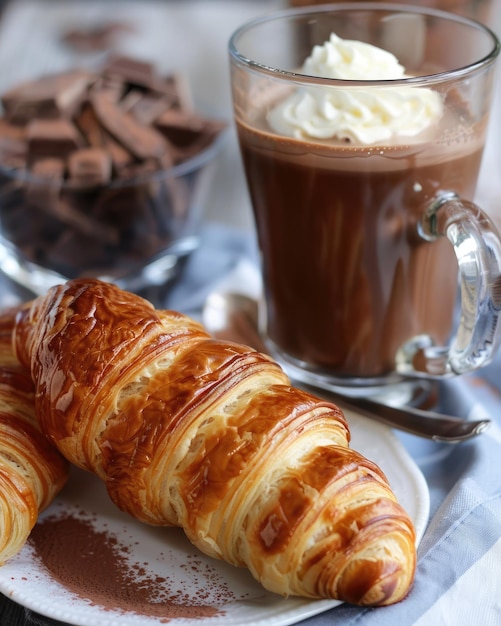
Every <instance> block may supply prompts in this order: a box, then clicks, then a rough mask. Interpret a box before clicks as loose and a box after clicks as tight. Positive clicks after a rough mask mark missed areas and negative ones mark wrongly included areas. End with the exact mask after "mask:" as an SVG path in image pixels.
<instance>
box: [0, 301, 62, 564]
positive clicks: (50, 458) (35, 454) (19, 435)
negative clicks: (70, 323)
mask: <svg viewBox="0 0 501 626" xmlns="http://www.w3.org/2000/svg"><path fill="white" fill-rule="evenodd" d="M16 313H17V310H15V309H9V310H5V311H2V312H1V313H0V565H3V564H4V563H5V562H6V561H8V560H9V559H10V558H12V557H13V556H14V555H15V554H17V553H18V552H19V551H20V550H21V548H22V547H23V546H24V544H25V542H26V540H27V538H28V536H29V534H30V532H31V529H32V528H33V526H34V525H35V523H36V521H37V518H38V514H39V512H40V511H42V510H43V509H44V508H45V507H46V506H48V505H49V504H50V503H51V502H52V500H53V499H54V497H55V496H56V495H57V493H58V492H59V490H60V489H61V488H62V486H63V485H64V484H65V482H66V479H67V475H68V463H67V461H66V460H65V459H64V458H63V457H62V456H61V455H60V454H59V453H58V452H57V451H56V449H55V448H54V447H53V446H51V445H50V444H49V442H48V441H47V439H46V438H45V437H44V436H43V435H42V433H41V431H40V428H39V426H38V422H37V420H36V417H35V404H34V396H35V389H34V385H33V382H32V380H31V377H30V376H29V374H28V373H27V372H26V371H25V370H24V369H23V368H21V366H20V364H19V362H18V361H17V359H16V357H15V355H14V351H13V349H12V331H13V328H14V322H15V316H16Z"/></svg>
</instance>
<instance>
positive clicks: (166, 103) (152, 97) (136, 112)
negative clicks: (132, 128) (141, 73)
mask: <svg viewBox="0 0 501 626" xmlns="http://www.w3.org/2000/svg"><path fill="white" fill-rule="evenodd" d="M175 103H176V100H175V97H174V96H173V95H165V94H157V93H155V94H144V93H142V92H141V91H139V90H133V91H130V92H129V93H128V94H127V95H126V96H125V98H124V99H123V100H122V102H121V106H122V108H123V109H124V111H127V112H128V113H132V115H133V116H134V117H135V118H136V120H137V121H138V122H140V123H141V124H145V125H148V126H149V125H150V124H153V122H154V121H155V120H156V119H157V118H158V117H160V116H161V115H162V113H165V112H166V111H168V110H169V109H170V108H171V107H173V106H174V105H175Z"/></svg>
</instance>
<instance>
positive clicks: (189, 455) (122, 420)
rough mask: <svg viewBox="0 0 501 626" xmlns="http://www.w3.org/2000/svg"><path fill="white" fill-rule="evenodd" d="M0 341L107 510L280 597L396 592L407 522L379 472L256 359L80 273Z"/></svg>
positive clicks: (361, 597) (406, 578)
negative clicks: (181, 541)
mask: <svg viewBox="0 0 501 626" xmlns="http://www.w3.org/2000/svg"><path fill="white" fill-rule="evenodd" d="M14 342H15V349H16V353H17V356H18V358H19V359H20V361H21V362H22V363H23V364H24V366H25V367H27V368H29V370H30V371H31V375H32V378H33V380H34V382H35V385H36V411H37V415H38V419H39V421H40V424H41V427H42V429H43V430H44V432H45V433H46V435H47V436H48V437H49V438H50V439H51V440H52V442H53V443H54V444H55V446H56V447H57V448H58V449H59V450H60V451H61V452H62V453H63V455H64V456H65V457H66V458H67V459H68V460H70V461H71V462H72V463H74V464H76V465H78V466H80V467H82V468H85V469H87V470H89V471H91V472H94V473H95V474H97V475H98V476H100V477H101V478H102V479H103V480H104V481H105V482H106V485H107V489H108V492H109V494H110V496H111V498H112V499H113V501H114V502H115V503H116V504H117V506H118V507H120V508H121V509H123V510H125V511H128V512H129V513H130V514H131V515H133V516H134V517H136V518H138V519H140V520H143V521H145V522H148V523H151V524H159V525H176V526H181V527H182V528H183V529H184V531H185V532H186V534H187V536H188V537H189V539H190V540H191V541H192V542H193V543H194V544H195V545H196V546H197V547H198V548H199V549H200V550H202V551H203V552H205V553H206V554H208V555H211V556H214V557H217V558H221V559H224V560H226V561H227V562H229V563H232V564H234V565H237V566H245V567H248V568H249V569H250V571H251V572H252V574H253V575H254V577H255V578H256V579H257V580H259V581H260V582H261V583H262V584H263V586H264V587H266V588H267V589H269V590H271V591H274V592H276V593H279V594H282V595H285V596H288V595H301V596H306V597H326V598H334V599H340V600H344V601H347V602H352V603H357V604H367V605H383V604H390V603H394V602H397V601H399V600H401V599H402V598H403V597H405V596H406V594H407V593H408V592H409V589H410V586H411V584H412V580H413V576H414V569H415V560H416V554H415V533H414V528H413V525H412V522H411V520H410V519H409V517H408V515H407V514H406V513H405V511H404V510H403V509H402V508H401V506H400V505H399V504H398V503H397V501H396V498H395V496H394V494H393V493H392V491H391V489H390V487H389V485H388V482H387V480H386V478H385V476H384V475H383V473H382V472H381V470H380V469H379V468H378V467H377V466H376V465H375V464H374V463H372V462H371V461H369V460H368V459H366V458H364V457H363V456H361V455H360V454H358V453H357V452H355V451H354V450H351V449H350V448H349V430H348V426H347V423H346V421H345V418H344V416H343V414H342V412H341V411H340V410H339V408H338V407H336V406H335V405H333V404H331V403H329V402H326V401H323V400H320V399H318V398H315V397H314V396H312V395H310V394H309V393H306V392H305V391H302V390H300V389H297V388H294V387H292V386H291V385H290V381H289V379H288V378H287V376H286V374H285V373H284V372H283V370H282V369H281V368H280V367H279V366H278V365H277V364H276V363H275V362H274V361H272V360H271V359H270V358H269V357H268V356H266V355H264V354H260V353H258V352H256V351H254V350H252V349H251V348H248V347H245V346H241V345H238V344H234V343H227V342H222V341H217V340H214V339H212V338H211V337H210V336H209V335H208V333H207V332H206V331H205V330H204V328H203V327H202V326H201V325H200V324H199V323H198V322H196V321H194V320H192V319H190V318H188V317H186V316H184V315H181V314H180V313H176V312H173V311H159V310H155V309H154V308H153V306H152V305H151V304H150V303H148V302H147V301H145V300H143V299H141V298H139V297H138V296H135V295H132V294H130V293H127V292H124V291H121V290H120V289H118V288H117V287H115V286H112V285H110V284H107V283H104V282H100V281H97V280H92V279H90V280H81V279H77V280H74V281H70V282H68V283H66V284H65V285H62V286H58V287H54V288H53V289H51V290H50V291H49V292H48V293H47V295H45V296H42V297H39V298H37V299H36V300H34V301H33V303H32V304H31V306H30V307H26V308H25V309H24V310H23V311H22V312H21V313H20V314H19V316H18V319H17V323H16V328H15V332H14Z"/></svg>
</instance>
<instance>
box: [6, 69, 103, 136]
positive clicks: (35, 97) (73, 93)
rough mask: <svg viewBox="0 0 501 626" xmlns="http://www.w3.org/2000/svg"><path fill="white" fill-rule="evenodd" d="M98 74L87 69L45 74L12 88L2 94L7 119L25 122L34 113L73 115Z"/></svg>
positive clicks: (50, 117) (14, 121) (46, 116)
mask: <svg viewBox="0 0 501 626" xmlns="http://www.w3.org/2000/svg"><path fill="white" fill-rule="evenodd" d="M93 80H95V75H94V74H92V73H90V72H86V71H84V70H74V71H70V72H65V73H63V74H54V75H51V76H44V77H43V78H40V79H37V80H33V81H30V82H26V83H23V84H21V85H19V86H17V87H14V88H13V89H10V90H9V91H7V92H6V93H4V94H3V96H2V105H3V108H4V110H5V116H6V118H7V120H8V121H10V122H13V123H16V124H24V123H26V122H28V121H30V120H31V119H33V117H37V118H48V119H52V118H56V117H59V116H61V115H64V116H70V115H71V114H72V113H73V112H74V111H75V109H76V107H77V106H78V104H79V103H80V101H81V98H82V96H83V94H84V93H85V90H86V89H87V87H88V86H89V84H90V83H92V82H93Z"/></svg>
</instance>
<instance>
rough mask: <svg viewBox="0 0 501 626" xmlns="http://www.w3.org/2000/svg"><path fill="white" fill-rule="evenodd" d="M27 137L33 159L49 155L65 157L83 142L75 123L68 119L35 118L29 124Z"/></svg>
mask: <svg viewBox="0 0 501 626" xmlns="http://www.w3.org/2000/svg"><path fill="white" fill-rule="evenodd" d="M26 137H27V140H28V150H29V154H30V157H31V158H33V159H36V158H38V157H49V156H53V157H61V158H65V157H67V156H68V155H69V154H70V152H73V150H77V149H78V148H79V147H80V146H81V144H82V140H81V137H80V135H79V133H78V131H77V129H76V127H75V125H74V124H72V123H71V122H70V121H69V120H66V119H57V120H43V119H35V120H33V121H32V122H30V123H29V124H28V125H27V127H26Z"/></svg>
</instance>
